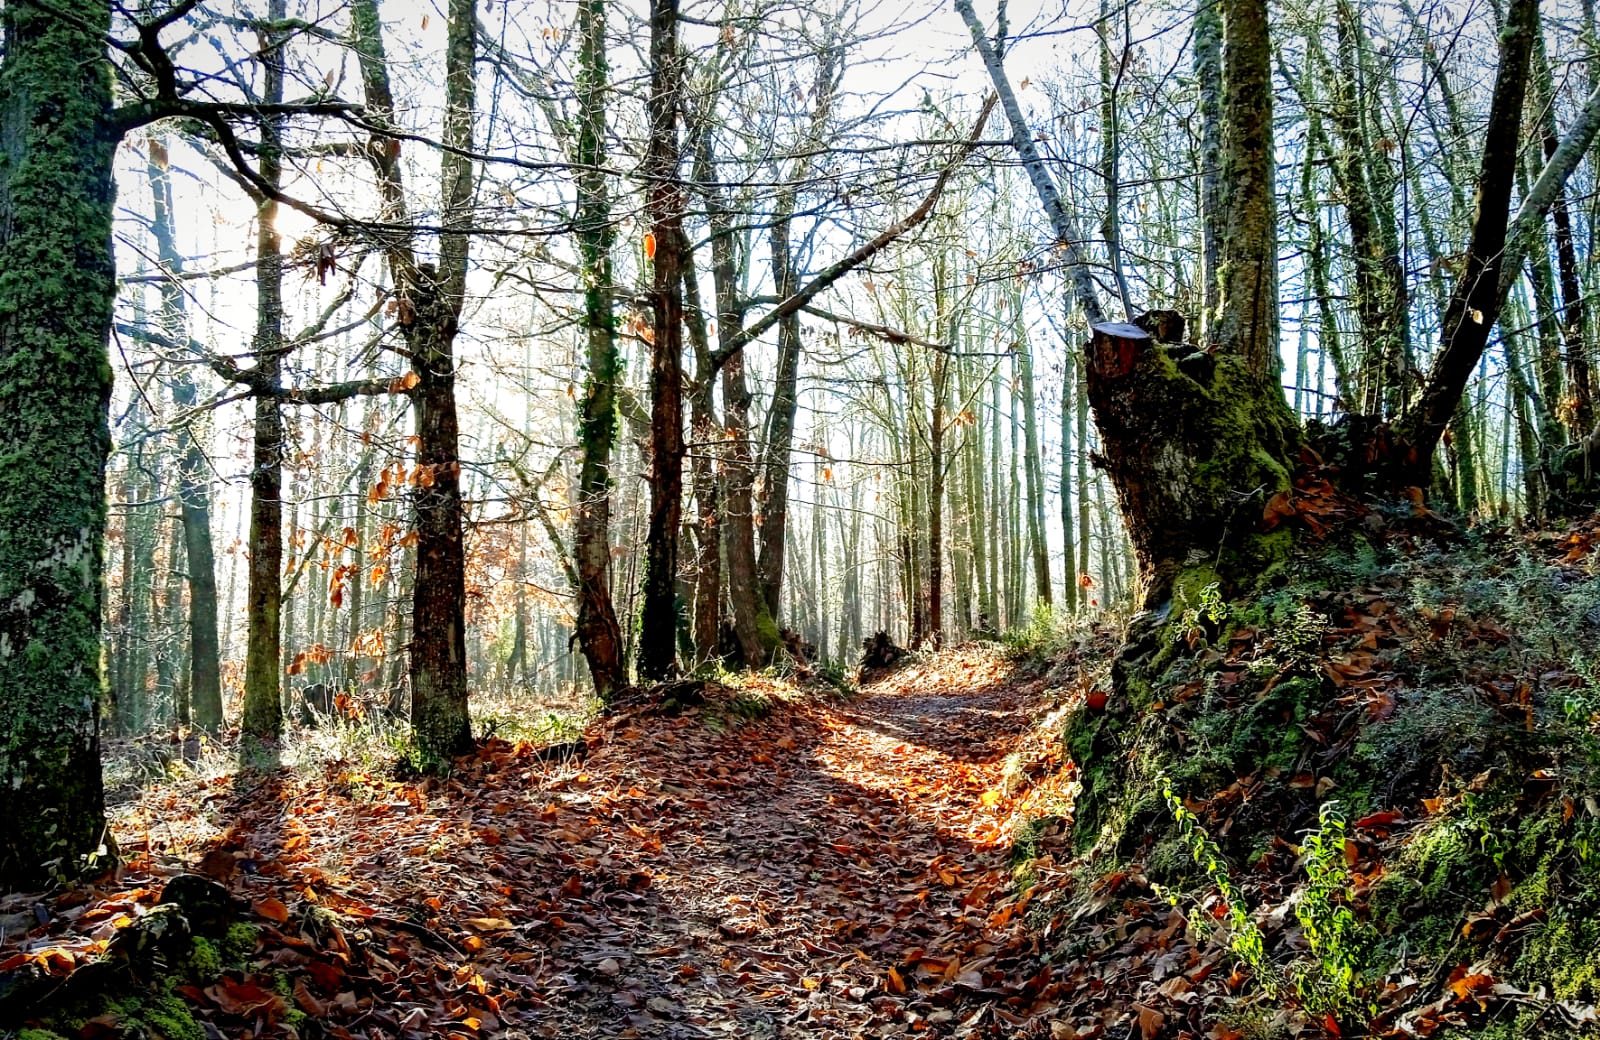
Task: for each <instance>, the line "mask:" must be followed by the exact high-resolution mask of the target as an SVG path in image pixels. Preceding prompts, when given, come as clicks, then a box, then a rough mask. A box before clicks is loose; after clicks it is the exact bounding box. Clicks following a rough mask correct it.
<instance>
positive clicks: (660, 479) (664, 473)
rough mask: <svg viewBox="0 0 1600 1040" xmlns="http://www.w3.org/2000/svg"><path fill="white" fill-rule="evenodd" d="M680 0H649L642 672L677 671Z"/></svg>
mask: <svg viewBox="0 0 1600 1040" xmlns="http://www.w3.org/2000/svg"><path fill="white" fill-rule="evenodd" d="M679 63H680V59H679V55H678V0H651V4H650V98H649V103H648V107H649V114H650V142H649V146H648V148H647V150H646V156H645V173H646V176H647V177H648V178H649V187H648V195H647V199H646V203H645V208H646V212H647V213H648V214H649V219H650V225H651V229H652V234H653V236H654V242H655V262H654V264H653V267H652V272H651V279H652V282H651V292H650V306H651V312H652V314H653V318H654V320H653V323H652V325H653V329H654V332H655V340H654V342H653V343H652V344H651V350H650V528H649V532H648V534H647V535H646V537H645V574H644V605H643V617H642V619H641V621H640V628H639V674H640V676H642V677H643V678H646V679H652V680H661V679H668V678H671V676H672V675H673V674H674V672H675V670H676V650H677V634H678V605H677V575H678V529H679V527H680V525H681V523H682V516H683V258H682V255H681V254H682V249H683V237H682V226H683V225H682V220H683V193H682V187H681V185H680V184H679V173H678V103H679V102H678V90H679V86H678V84H679Z"/></svg>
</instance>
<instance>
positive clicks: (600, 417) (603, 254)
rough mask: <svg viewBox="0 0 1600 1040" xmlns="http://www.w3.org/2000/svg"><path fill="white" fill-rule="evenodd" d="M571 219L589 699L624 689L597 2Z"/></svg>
mask: <svg viewBox="0 0 1600 1040" xmlns="http://www.w3.org/2000/svg"><path fill="white" fill-rule="evenodd" d="M578 31H579V34H580V40H579V48H580V53H579V58H578V61H579V66H578V67H579V72H578V98H579V103H578V104H579V111H578V146H577V160H578V164H579V168H578V173H577V181H578V212H577V227H576V229H575V230H576V234H577V239H578V255H579V260H580V262H581V264H582V271H583V280H584V281H583V310H584V321H585V324H586V326H587V328H586V329H585V333H584V335H585V342H586V350H587V355H588V357H587V360H588V368H589V372H588V377H587V380H586V382H585V383H584V389H583V403H582V405H581V410H580V412H579V418H578V424H579V431H578V432H579V437H580V439H581V441H582V447H583V459H582V462H581V464H580V467H579V472H578V510H577V517H576V520H575V522H574V524H573V556H574V557H575V558H576V564H577V572H578V612H577V636H578V646H579V647H580V648H581V650H582V651H583V657H584V660H585V661H587V662H588V664H589V678H590V679H591V681H592V682H593V683H594V692H595V696H597V697H599V698H600V699H601V700H605V699H607V698H609V697H610V696H611V695H612V694H613V693H615V692H616V691H617V690H618V689H620V688H621V687H623V686H625V685H627V670H626V668H625V665H624V662H623V660H622V629H621V626H620V625H619V624H618V623H617V614H616V610H615V608H614V607H613V605H612V602H611V536H610V531H611V451H612V448H613V446H614V444H615V441H616V426H617V379H618V377H619V375H620V364H619V362H618V358H617V340H616V327H615V319H614V315H613V312H612V308H611V292H612V284H611V282H612V277H611V240H612V228H611V200H610V196H609V195H608V193H607V188H606V174H605V161H606V160H605V130H606V126H605V91H606V79H607V65H606V46H605V44H606V39H605V33H606V21H605V0H583V2H582V3H580V4H579V6H578Z"/></svg>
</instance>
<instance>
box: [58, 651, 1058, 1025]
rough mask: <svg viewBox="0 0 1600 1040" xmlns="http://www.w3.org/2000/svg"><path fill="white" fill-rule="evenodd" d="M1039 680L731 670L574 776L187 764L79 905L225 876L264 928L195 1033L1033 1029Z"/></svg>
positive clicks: (979, 671) (1054, 750) (1005, 674)
mask: <svg viewBox="0 0 1600 1040" xmlns="http://www.w3.org/2000/svg"><path fill="white" fill-rule="evenodd" d="M1044 687H1045V683H1044V682H1043V680H1040V679H1038V678H1036V677H1034V678H1030V677H1027V676H1019V675H1018V674H1016V672H1015V669H1014V667H1013V666H1012V665H1011V664H1010V663H1009V662H1008V661H1007V660H1006V659H1005V658H1004V656H1003V655H1002V654H1001V653H1000V652H999V651H998V649H995V648H988V649H968V648H961V649H957V650H952V651H946V652H943V653H940V654H938V655H934V656H932V657H929V658H927V659H925V660H923V661H921V662H919V663H916V664H913V665H912V666H910V667H908V668H905V669H903V670H901V671H900V672H897V673H896V674H894V675H892V676H890V677H889V678H887V679H885V680H883V681H882V682H881V683H879V684H876V685H873V686H869V687H868V688H866V689H865V690H864V691H862V692H860V693H859V694H857V695H855V696H853V697H850V698H840V697H837V696H834V695H832V694H831V693H828V692H823V691H821V690H819V689H818V688H816V687H811V688H804V689H802V688H797V687H796V686H794V685H793V684H791V683H786V682H781V681H777V680H771V679H751V680H748V681H747V684H746V685H744V686H743V687H741V688H740V689H739V690H729V689H727V688H721V687H716V688H714V689H713V694H712V696H711V697H710V698H709V699H708V703H706V704H704V705H699V706H695V707H691V708H688V709H686V710H684V711H682V712H681V713H678V714H669V713H664V712H663V710H662V708H661V706H660V705H653V704H650V705H644V706H635V707H632V708H629V709H625V710H623V711H621V712H620V713H619V714H615V715H612V716H608V717H602V718H601V719H599V720H597V721H596V722H595V723H594V724H593V725H592V726H591V727H590V729H589V731H588V734H587V741H586V749H587V753H586V755H585V756H583V757H582V758H579V759H565V760H562V759H559V758H556V759H554V760H552V756H551V755H550V754H549V752H544V751H540V750H538V749H535V748H533V747H530V746H529V745H527V744H516V745H513V744H511V743H508V742H507V741H504V740H490V741H487V742H486V743H485V744H484V745H483V746H482V747H481V748H480V750H479V752H478V753H477V754H476V755H474V756H472V757H470V758H465V759H462V760H459V761H458V762H457V764H456V769H455V771H454V773H453V775H452V776H450V777H449V778H448V779H445V780H414V779H413V780H403V779H394V778H392V777H391V776H388V775H385V774H386V770H385V769H384V768H381V767H379V766H378V764H377V762H376V761H375V760H373V759H366V758H363V757H362V755H361V754H359V753H356V751H355V750H354V749H352V750H351V751H349V752H347V753H343V754H338V755H334V756H332V757H333V761H328V760H327V759H324V760H323V761H322V764H321V765H319V766H312V767H310V768H304V767H302V768H298V769H294V768H278V769H271V770H267V771H262V770H260V769H254V770H247V771H232V770H229V771H225V772H219V773H213V774H210V775H206V774H205V772H204V771H203V770H202V771H201V773H199V774H196V775H188V776H180V777H178V778H175V779H174V780H173V781H172V782H170V783H156V784H153V785H152V786H149V787H147V788H145V789H144V790H142V792H138V793H136V794H134V796H133V799H132V800H131V801H130V802H128V803H126V804H125V806H124V809H123V810H122V811H121V812H120V813H119V818H118V821H117V823H116V827H117V832H118V834H119V835H121V836H124V851H125V852H127V853H129V856H130V858H129V860H128V863H127V866H126V868H125V870H124V872H123V873H122V875H120V877H119V879H118V880H117V883H116V885H115V886H114V887H113V888H112V889H110V890H105V891H101V892H99V893H90V894H84V895H83V896H82V897H79V898H78V899H77V903H78V909H77V910H76V911H74V913H76V914H78V915H81V916H79V917H77V918H75V919H77V920H81V921H83V922H85V924H87V923H88V922H91V921H94V922H103V921H104V920H105V919H107V918H108V917H110V916H111V915H113V914H121V913H124V912H126V913H130V914H135V915H137V914H141V913H145V912H148V908H149V907H150V906H153V905H154V902H155V901H156V900H157V899H158V898H159V894H160V892H161V890H162V886H163V884H164V882H165V880H166V879H170V878H171V877H173V876H175V875H177V874H180V873H183V872H186V871H193V870H196V869H198V870H200V871H202V872H204V873H207V874H210V875H211V876H213V877H215V878H217V879H218V880H221V881H223V882H225V883H226V884H227V885H228V887H229V888H230V889H231V890H232V891H233V892H234V894H235V895H237V896H238V897H240V898H241V901H242V903H243V904H245V905H247V906H249V907H250V908H251V912H250V913H249V914H248V919H249V920H250V921H251V923H253V924H254V925H256V927H257V928H258V929H259V930H260V933H261V937H262V941H261V943H260V944H259V946H258V948H257V949H256V951H255V952H254V954H253V956H251V957H250V958H249V960H248V961H247V962H246V964H245V965H244V966H243V970H242V971H241V970H236V971H234V972H232V973H230V974H227V975H225V976H224V978H223V979H221V980H220V981H219V982H218V983H217V984H216V985H214V986H209V987H205V988H203V989H202V988H201V987H191V988H190V989H187V990H184V991H183V992H184V994H185V996H186V997H188V999H189V1000H190V1001H191V1002H192V1003H193V1005H194V1006H195V1010H196V1012H197V1014H198V1015H199V1017H200V1019H201V1021H202V1022H203V1023H204V1024H205V1025H206V1026H207V1028H208V1030H209V1031H210V1035H211V1036H215V1037H231V1036H244V1035H259V1036H298V1037H300V1038H301V1040H307V1038H308V1037H316V1036H321V1037H332V1038H342V1040H357V1038H359V1040H390V1038H403V1040H413V1038H414V1040H423V1038H430V1037H449V1038H453V1040H528V1038H532V1037H562V1038H570V1040H599V1038H621V1037H648V1038H663V1040H678V1038H695V1037H739V1038H751V1040H768V1038H781V1037H816V1038H824V1040H831V1038H846V1037H889V1036H899V1035H910V1034H915V1035H919V1036H984V1037H1002V1036H1003V1037H1018V1036H1048V1035H1051V1034H1050V1031H1049V1019H1050V1016H1051V1015H1052V1013H1053V1012H1054V1011H1055V1009H1056V1008H1055V1003H1054V1001H1055V1000H1056V999H1057V997H1058V995H1060V994H1062V993H1063V992H1064V991H1065V990H1066V989H1068V988H1074V989H1075V988H1077V987H1076V985H1075V984H1071V983H1067V982H1063V981H1060V980H1055V979H1054V978H1053V975H1052V973H1051V972H1048V971H1042V970H1041V965H1040V962H1039V960H1038V959H1037V957H1036V956H1035V954H1034V952H1033V951H1034V950H1035V948H1036V945H1037V940H1036V939H1035V938H1034V937H1033V936H1032V935H1031V934H1030V933H1028V932H1027V931H1026V930H1025V929H1024V928H1022V918H1023V916H1024V914H1022V913H1020V912H1018V911H1019V910H1021V909H1022V908H1023V906H1024V905H1026V900H1025V899H1024V900H1020V901H1019V898H1018V896H1017V892H1016V890H1015V885H1014V883H1013V880H1012V877H1011V865H1010V863H1009V859H1008V856H1009V852H1010V847H1011V844H1012V833H1011V827H1012V825H1013V822H1014V821H1015V820H1018V819H1021V818H1023V816H1025V815H1033V816H1037V815H1040V814H1041V812H1047V811H1054V810H1056V809H1057V808H1058V807H1060V806H1061V805H1063V804H1065V803H1064V801H1063V796H1064V794H1065V791H1066V788H1067V785H1068V784H1069V783H1070V776H1071V774H1070V771H1067V770H1063V769H1060V768H1059V766H1060V760H1059V742H1058V741H1055V740H1054V739H1053V738H1051V737H1050V736H1049V735H1048V734H1049V727H1047V726H1040V725H1039V722H1040V715H1041V713H1042V712H1044V711H1045V710H1047V708H1048V706H1049V703H1048V702H1049V701H1050V699H1051V698H1050V697H1049V696H1048V695H1046V693H1045V689H1044ZM1019 749H1020V750H1021V751H1022V754H1020V755H1018V756H1017V758H1016V761H1020V762H1021V763H1022V764H1023V765H1024V767H1025V768H1026V770H1027V771H1028V772H1029V774H1030V775H1029V778H1028V779H1029V782H1028V784H1027V785H1026V786H1027V787H1028V791H1027V793H1025V794H1020V795H1018V796H1017V797H1012V796H1010V795H1008V794H1007V793H1005V791H1004V790H1003V788H1004V785H1005V783H1006V779H1007V760H1008V757H1011V756H1013V754H1014V753H1015V752H1018V751H1019ZM1011 779H1015V777H1011ZM1041 793H1043V794H1044V795H1046V796H1047V798H1048V800H1046V801H1044V802H1035V801H1032V799H1036V798H1038V797H1039V796H1040V795H1041ZM1047 869H1048V868H1047ZM91 908H92V909H91ZM329 911H332V913H329ZM91 927H96V928H101V929H102V930H103V929H104V927H107V926H105V925H104V924H103V923H99V924H95V925H93V926H91ZM74 932H77V929H75V928H69V929H67V930H65V931H63V932H62V933H61V935H60V937H59V941H60V942H61V943H63V944H65V946H64V947H63V948H64V949H75V950H76V949H80V948H82V949H84V950H87V951H91V952H92V949H93V948H95V947H97V946H98V947H99V948H103V945H104V942H103V937H96V936H97V933H89V934H84V933H82V932H78V934H77V935H76V936H74V934H73V933H74ZM73 944H76V945H75V946H74V945H73ZM67 963H68V964H70V963H72V962H71V960H70V959H69V960H68V961H67ZM274 990H276V992H277V993H278V994H279V996H277V997H274V996H273V991H274ZM300 1013H304V1014H305V1015H306V1016H308V1017H309V1019H311V1020H314V1021H315V1023H316V1025H315V1028H314V1030H313V1031H312V1032H310V1033H307V1032H306V1031H305V1029H306V1023H304V1022H301V1023H300V1028H299V1029H298V1030H294V1029H291V1027H293V1026H294V1025H295V1023H296V1021H297V1019H296V1016H297V1015H299V1014H300Z"/></svg>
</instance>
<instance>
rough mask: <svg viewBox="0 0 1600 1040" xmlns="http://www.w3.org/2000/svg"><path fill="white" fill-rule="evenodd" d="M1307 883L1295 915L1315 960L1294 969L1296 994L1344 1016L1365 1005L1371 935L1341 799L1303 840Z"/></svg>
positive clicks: (1321, 1010)
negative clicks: (1361, 913)
mask: <svg viewBox="0 0 1600 1040" xmlns="http://www.w3.org/2000/svg"><path fill="white" fill-rule="evenodd" d="M1300 851H1301V852H1302V853H1303V854H1304V855H1305V868H1306V877H1307V883H1306V887H1305V889H1304V891H1303V892H1302V894H1301V897H1300V901H1299V902H1298V903H1297V904H1296V905H1295V908H1294V916H1295V919H1296V920H1298V921H1299V922H1300V928H1301V930H1302V931H1303V932H1304V934H1305V937H1306V942H1307V943H1309V944H1310V946H1311V952H1312V954H1313V955H1314V956H1315V957H1316V958H1317V960H1316V964H1314V965H1310V966H1307V967H1305V968H1301V969H1297V970H1295V971H1293V972H1292V978H1293V980H1294V985H1295V992H1296V995H1297V996H1298V997H1299V998H1300V1002H1301V1004H1302V1005H1303V1006H1304V1007H1305V1008H1306V1009H1307V1010H1309V1011H1311V1012H1312V1013H1313V1014H1331V1015H1334V1016H1335V1017H1343V1016H1345V1015H1347V1014H1349V1013H1351V1012H1353V1011H1355V1010H1357V1009H1359V1008H1360V1007H1361V1006H1362V1003H1363V1000H1362V995H1363V993H1364V991H1365V989H1366V980H1367V975H1368V971H1367V961H1368V957H1369V953H1370V951H1371V949H1372V948H1373V943H1372V935H1371V934H1370V932H1369V930H1368V929H1367V928H1365V927H1363V925H1362V924H1361V922H1360V921H1359V920H1357V919H1356V915H1355V911H1354V910H1353V909H1351V906H1350V903H1351V882H1352V879H1351V877H1350V868H1349V865H1348V864H1347V863H1346V862H1345V854H1344V853H1345V821H1344V814H1343V813H1342V812H1340V810H1339V803H1338V802H1326V803H1324V804H1323V806H1322V808H1321V809H1320V810H1319V811H1318V814H1317V829H1316V830H1314V831H1311V832H1309V833H1308V834H1307V835H1306V838H1305V842H1304V843H1303V844H1302V845H1301V846H1300Z"/></svg>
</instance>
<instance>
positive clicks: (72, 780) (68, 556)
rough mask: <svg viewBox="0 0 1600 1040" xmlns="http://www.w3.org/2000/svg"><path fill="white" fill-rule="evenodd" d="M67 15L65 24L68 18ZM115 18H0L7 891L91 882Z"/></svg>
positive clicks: (0, 607) (96, 8)
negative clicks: (0, 51) (82, 873)
mask: <svg viewBox="0 0 1600 1040" xmlns="http://www.w3.org/2000/svg"><path fill="white" fill-rule="evenodd" d="M62 12H64V14H63V13H62ZM110 30H111V10H110V5H109V4H108V3H106V2H105V0H61V2H60V3H58V4H56V5H53V7H52V10H51V11H48V12H47V11H46V10H45V9H44V8H41V7H38V6H35V5H33V4H23V3H10V4H7V5H6V6H5V8H4V9H3V11H0V31H3V32H4V38H5V56H4V59H3V60H0V819H4V820H5V825H4V826H3V827H0V891H7V892H9V891H17V890H22V889H34V888H42V887H44V886H45V885H46V884H48V883H50V882H51V881H52V880H53V879H55V878H57V877H61V876H65V875H71V874H75V873H77V872H79V870H80V869H81V868H82V867H83V866H84V865H85V860H86V857H90V856H92V855H93V854H94V853H95V851H96V849H97V848H98V847H99V845H100V843H101V841H102V840H103V839H104V837H105V802H104V795H103V791H102V787H101V779H100V705H101V700H102V697H103V693H104V688H103V684H102V676H101V671H100V622H101V600H102V596H103V594H104V587H103V575H104V563H105V559H104V552H105V548H104V537H105V529H106V498H105V472H106V459H107V456H108V455H109V453H110V450H111V435H110V431H109V429H108V427H107V421H106V409H107V404H108V402H109V401H110V397H111V364H110V359H109V357H108V354H107V349H106V339H107V332H108V330H109V328H110V323H111V309H112V304H113V301H114V300H115V297H116V269H115V266H114V264H113V262H112V257H111V221H112V210H113V202H114V199H115V189H114V187H113V184H112V178H111V166H112V154H113V151H114V149H115V147H116V135H115V133H114V132H113V131H112V129H111V127H110V125H109V124H110V118H109V117H110V114H111V72H110V67H109V65H108V64H107V62H106V61H105V60H104V58H103V55H104V53H105V48H106V37H107V34H108V33H109V32H110Z"/></svg>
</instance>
